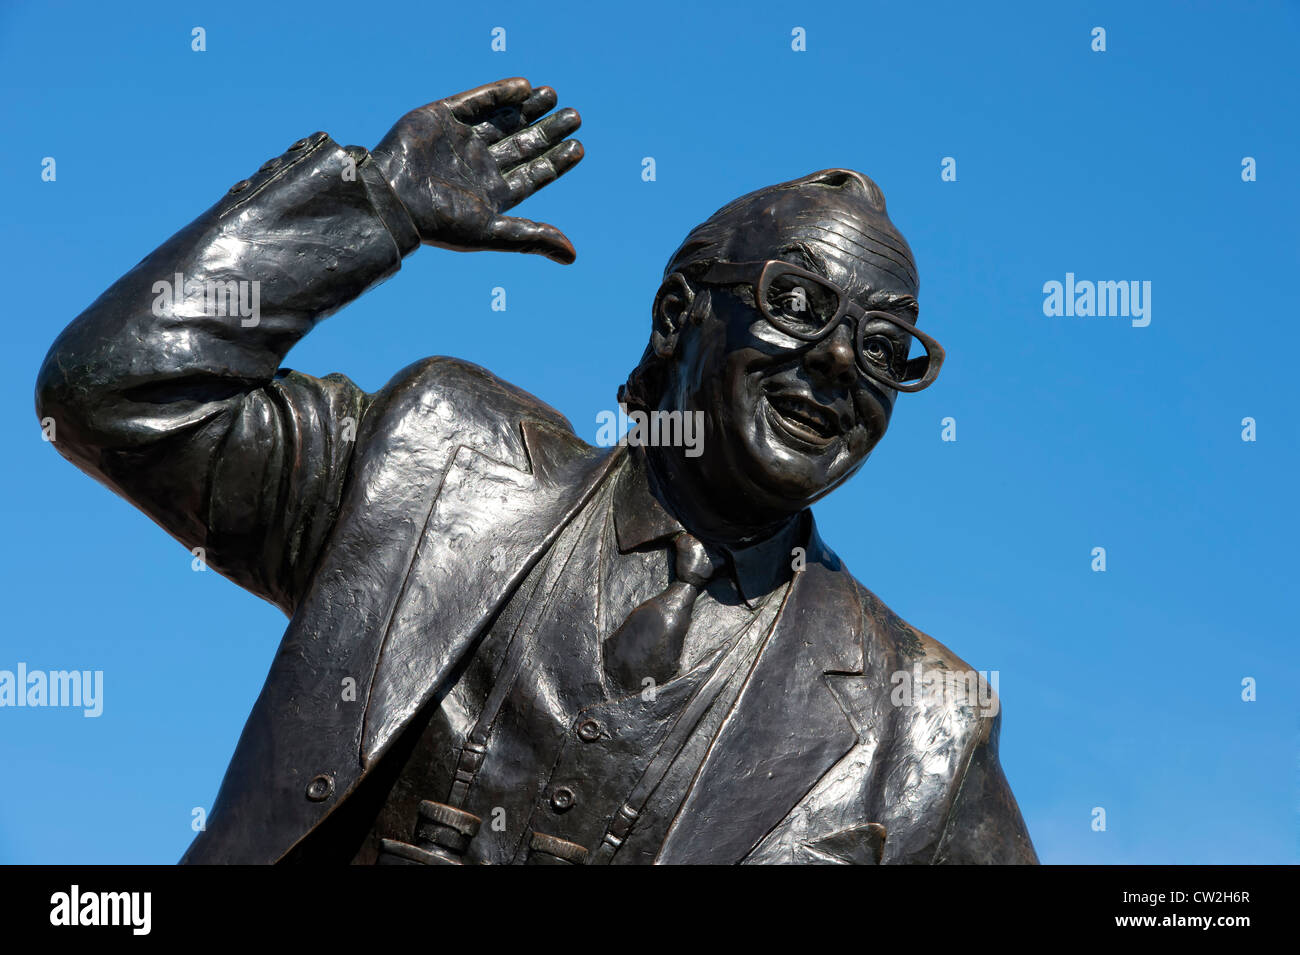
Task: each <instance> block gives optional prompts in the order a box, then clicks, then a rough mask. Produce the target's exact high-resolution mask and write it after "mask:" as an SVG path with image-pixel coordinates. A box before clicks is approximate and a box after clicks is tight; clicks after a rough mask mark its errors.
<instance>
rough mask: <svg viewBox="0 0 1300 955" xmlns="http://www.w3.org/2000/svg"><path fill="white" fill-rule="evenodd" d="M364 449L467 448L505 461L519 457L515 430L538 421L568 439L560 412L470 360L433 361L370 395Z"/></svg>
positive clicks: (411, 367)
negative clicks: (368, 446)
mask: <svg viewBox="0 0 1300 955" xmlns="http://www.w3.org/2000/svg"><path fill="white" fill-rule="evenodd" d="M371 399H372V400H371V403H370V407H369V410H368V411H367V414H366V422H365V426H364V428H363V429H362V431H363V433H362V434H359V435H358V439H359V441H360V442H362V443H367V444H371V445H373V444H375V443H376V442H377V443H379V444H380V445H382V446H384V447H385V448H386V449H388V450H394V449H399V450H400V449H402V448H405V449H406V450H408V451H411V452H414V453H433V454H435V455H437V454H438V452H439V451H451V450H454V449H455V448H456V447H460V446H464V447H470V448H473V449H474V450H477V451H480V452H482V453H483V454H486V455H488V456H490V457H494V458H497V459H499V460H502V461H518V460H521V459H522V456H523V455H524V447H523V443H522V437H521V434H520V424H521V423H522V422H523V421H525V420H529V421H540V422H543V423H545V424H548V425H550V426H552V427H553V428H557V429H559V430H561V431H563V432H566V433H568V434H573V427H572V425H570V424H569V421H568V419H567V418H565V417H564V415H562V414H560V412H559V411H557V410H555V409H554V408H552V407H551V406H550V405H548V404H546V403H545V402H544V401H542V400H541V399H539V398H537V397H535V396H534V395H531V394H529V393H528V392H527V391H524V390H523V389H522V388H519V387H517V386H515V385H512V384H510V383H509V382H508V381H505V380H503V379H501V378H498V377H497V376H496V375H494V374H492V372H490V371H488V370H487V369H486V368H483V367H482V366H480V365H476V364H474V363H473V362H468V361H462V360H460V359H458V358H447V357H443V356H433V357H429V358H424V359H421V360H420V361H417V362H414V363H412V364H411V365H408V366H407V367H406V368H404V369H402V370H401V371H400V372H398V373H397V374H396V375H394V376H393V378H392V380H391V381H389V382H388V384H386V385H385V386H384V387H383V388H382V389H381V390H380V391H378V392H377V393H375V394H374V395H373V396H371Z"/></svg>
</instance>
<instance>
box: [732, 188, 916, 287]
mask: <svg viewBox="0 0 1300 955" xmlns="http://www.w3.org/2000/svg"><path fill="white" fill-rule="evenodd" d="M757 218H758V220H759V222H758V223H757V224H758V225H760V228H757V229H754V230H752V231H751V232H750V233H749V237H750V241H749V242H748V243H746V244H748V245H750V246H751V250H752V251H751V254H752V256H753V258H755V259H768V258H777V259H782V260H784V261H786V262H790V263H792V264H794V265H799V266H803V267H804V268H808V269H811V270H812V271H814V272H817V273H818V274H821V275H824V276H826V278H828V279H830V280H831V281H832V282H834V283H835V284H836V285H838V286H840V287H841V288H843V289H844V290H845V291H847V292H848V293H849V295H851V296H852V297H853V298H854V299H855V300H857V301H858V302H859V303H861V302H862V301H863V300H865V298H866V296H867V295H868V294H869V293H871V292H877V291H887V292H896V293H899V294H906V295H913V296H914V295H916V291H917V282H916V268H915V266H914V265H913V264H912V256H911V253H910V251H909V250H908V249H907V244H906V243H905V242H903V241H902V240H901V239H899V237H898V236H897V235H894V234H893V233H892V230H889V228H888V226H885V225H884V224H883V223H881V222H879V221H878V220H874V219H873V217H868V216H866V215H863V214H862V213H861V211H860V210H857V209H854V208H852V207H845V206H844V205H843V204H840V203H834V202H829V201H824V200H823V201H818V199H817V198H816V197H809V196H804V195H800V194H790V195H786V196H782V197H780V198H778V199H777V200H776V201H774V202H772V203H770V204H769V205H768V207H767V208H765V209H763V210H762V211H761V212H760V214H759V216H758V217H757Z"/></svg>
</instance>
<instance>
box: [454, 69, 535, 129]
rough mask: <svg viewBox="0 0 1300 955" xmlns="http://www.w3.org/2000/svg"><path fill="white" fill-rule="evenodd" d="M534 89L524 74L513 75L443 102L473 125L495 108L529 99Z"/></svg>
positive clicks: (458, 117) (459, 116) (458, 94)
mask: <svg viewBox="0 0 1300 955" xmlns="http://www.w3.org/2000/svg"><path fill="white" fill-rule="evenodd" d="M532 91H533V88H532V87H531V86H530V85H529V84H528V81H527V80H526V79H524V78H523V77H522V76H512V77H510V78H509V79H505V80H497V81H496V82H495V83H487V84H485V85H483V86H476V87H474V89H472V90H466V91H465V92H463V93H456V94H455V95H453V96H448V97H447V98H446V99H444V100H443V101H442V102H443V103H444V104H445V105H446V106H447V108H448V109H450V110H451V113H452V115H453V116H455V117H456V118H457V119H458V120H460V121H461V122H462V123H469V124H470V125H471V126H473V125H474V124H475V123H478V122H479V121H480V120H482V119H484V118H485V115H486V114H488V113H491V112H492V111H493V110H497V109H500V108H501V107H503V106H511V105H518V104H520V103H522V102H523V101H524V100H526V99H528V95H529V94H530V93H531V92H532Z"/></svg>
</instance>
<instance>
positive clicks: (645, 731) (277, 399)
mask: <svg viewBox="0 0 1300 955" xmlns="http://www.w3.org/2000/svg"><path fill="white" fill-rule="evenodd" d="M555 105H556V96H555V92H554V91H553V90H551V89H550V88H548V87H544V86H543V87H537V88H533V87H531V86H530V85H529V83H528V82H527V81H525V80H523V79H520V78H514V79H507V80H501V81H499V82H496V83H491V84H488V85H486V86H482V87H479V88H477V89H473V90H470V91H468V92H465V93H461V94H459V95H456V96H451V97H448V98H446V99H443V100H439V101H437V102H434V103H431V104H429V105H428V106H425V107H422V108H420V109H417V110H415V111H413V112H411V113H409V114H407V115H406V116H405V117H403V118H402V119H401V120H400V121H399V122H398V123H397V125H396V126H394V127H393V129H392V131H391V132H390V133H389V134H388V135H387V136H386V137H385V138H384V140H383V142H381V143H380V144H379V145H378V146H377V147H376V148H375V149H373V150H370V151H367V150H365V149H362V148H360V147H355V146H348V147H341V146H339V145H338V144H337V143H335V142H334V141H333V140H331V139H330V138H329V137H328V136H327V135H326V134H325V133H316V134H315V135H313V136H309V137H307V138H305V139H300V140H298V141H297V142H295V143H294V144H293V145H292V146H290V147H289V149H288V151H287V152H286V153H284V154H283V155H282V156H279V157H276V158H274V159H272V160H270V161H269V162H267V163H266V164H265V165H263V166H262V168H261V169H259V170H258V171H257V172H256V173H254V174H253V175H252V176H251V177H249V178H247V179H243V180H241V181H239V182H237V183H236V184H235V185H234V186H233V187H232V188H231V190H230V192H229V194H228V195H226V196H225V197H224V198H223V199H222V200H221V201H220V202H218V203H217V204H216V205H215V206H214V207H212V208H211V209H210V210H208V211H207V212H206V213H204V214H203V215H202V216H201V217H199V218H198V219H197V220H195V221H194V222H193V223H191V224H190V225H189V226H187V227H186V228H185V229H183V230H182V231H180V232H179V233H177V234H176V235H175V236H173V237H172V238H171V239H169V240H168V241H167V242H165V243H164V244H163V245H162V246H160V247H159V248H158V249H157V250H156V251H155V252H153V253H152V254H151V255H150V256H149V257H147V258H146V259H145V260H144V261H142V262H141V263H140V264H139V265H137V266H136V267H135V268H133V269H132V270H131V271H130V272H129V273H127V274H126V275H125V276H123V277H122V278H121V279H120V280H119V281H118V282H117V283H115V284H114V285H113V286H112V288H110V289H109V290H108V291H107V292H105V293H104V294H103V295H102V296H100V298H99V299H98V300H96V301H95V302H94V303H93V304H92V305H91V306H90V307H89V308H88V309H87V310H86V311H85V312H84V313H82V314H81V315H80V316H79V317H78V318H77V319H76V320H75V321H74V322H73V323H72V324H71V325H70V326H69V327H68V328H67V329H66V330H65V331H64V332H63V334H62V335H60V336H59V338H58V340H57V341H56V342H55V343H54V345H53V347H52V348H51V350H50V353H49V356H48V357H47V359H46V361H45V364H44V366H43V367H42V369H41V372H40V377H39V380H38V383H37V410H38V415H40V416H41V417H42V418H45V417H51V418H53V419H54V420H55V422H56V424H57V432H56V433H57V441H56V447H57V448H58V449H59V451H60V452H61V453H62V454H63V455H65V456H66V457H67V458H69V459H70V460H71V461H73V462H74V463H75V464H76V465H77V466H78V467H80V468H82V469H83V470H85V471H86V472H87V473H89V474H91V475H92V476H94V477H95V478H97V479H98V480H100V481H102V482H103V483H104V484H106V485H108V486H109V487H110V488H112V489H113V490H115V491H116V492H117V493H119V494H121V495H123V496H124V497H126V498H127V499H129V500H130V501H132V502H133V503H135V504H136V505H137V506H139V507H140V508H141V509H142V510H144V511H145V513H147V514H148V515H149V516H150V517H152V518H153V519H154V520H155V521H157V522H158V523H159V524H160V525H162V526H163V527H164V528H165V529H166V530H167V531H169V532H170V533H171V534H172V535H174V536H175V537H176V538H178V539H179V540H181V541H182V542H184V543H185V544H186V546H188V547H191V548H202V549H203V550H202V553H203V555H204V557H205V559H206V561H207V562H208V564H209V565H210V566H212V567H214V568H216V569H217V570H219V571H220V572H221V573H223V574H224V575H225V576H227V577H229V578H230V579H231V580H233V581H235V582H236V583H238V584H239V585H240V586H242V587H245V588H247V589H249V590H251V591H253V592H254V593H256V594H258V595H260V596H262V597H264V598H265V599H267V600H269V601H272V602H273V603H275V604H276V605H277V606H279V607H280V608H282V609H283V610H284V611H285V613H286V614H288V615H289V616H290V618H291V621H290V624H289V627H288V630H287V631H286V633H285V635H284V638H283V641H282V643H281V645H280V649H279V652H278V654H277V656H276V659H275V662H274V664H273V665H272V667H271V671H270V674H269V675H268V677H267V680H266V685H265V686H264V688H263V690H262V693H261V696H260V697H259V698H258V700H257V703H256V705H255V707H254V709H253V712H252V714H251V715H250V717H249V719H248V723H247V725H246V727H245V729H244V732H243V735H242V737H241V738H240V741H239V744H238V747H237V749H236V751H235V754H234V756H233V758H232V760H231V763H230V767H229V770H228V771H227V773H226V777H225V780H224V782H223V783H222V786H221V790H220V793H219V794H218V796H217V799H216V802H215V804H214V806H213V808H212V812H211V813H210V815H209V819H208V826H207V829H206V831H204V832H202V833H200V834H199V836H198V838H196V839H195V840H194V843H193V845H192V846H191V847H190V849H189V851H188V852H187V853H186V855H185V857H184V859H183V860H182V861H185V862H193V863H271V862H325V861H335V862H360V863H369V862H379V863H384V864H442V863H519V862H527V863H530V864H538V863H542V864H575V863H581V864H592V865H595V864H606V863H619V864H623V863H650V862H654V863H695V862H700V863H739V862H746V863H781V862H823V863H868V864H873V863H881V862H884V863H943V862H954V863H970V862H975V863H1013V862H1036V861H1037V859H1036V857H1035V854H1034V850H1033V847H1032V845H1031V843H1030V840H1029V836H1028V833H1027V832H1026V830H1025V826H1024V823H1023V821H1022V820H1021V816H1020V812H1019V810H1018V808H1017V806H1016V803H1015V800H1014V798H1013V797H1012V795H1011V792H1010V789H1009V787H1008V786H1007V782H1006V779H1005V777H1004V776H1003V773H1002V770H1001V767H1000V765H999V763H998V755H997V740H998V727H999V725H1000V713H999V711H998V709H997V706H996V702H995V700H994V701H993V703H992V705H990V698H989V696H988V687H987V685H985V684H983V683H979V685H978V686H976V687H975V690H976V692H975V693H974V694H973V695H962V694H954V693H953V692H946V691H940V690H936V682H937V683H938V684H943V685H944V686H946V687H947V690H948V691H951V689H952V681H951V680H948V681H947V683H945V681H944V680H939V681H932V682H930V683H929V684H928V685H929V687H930V689H929V690H928V691H927V690H926V689H924V687H922V686H918V687H917V688H916V691H915V692H914V693H909V694H904V695H903V696H900V695H899V692H898V691H899V689H900V686H901V683H900V676H899V675H900V674H901V675H903V676H905V677H908V678H909V679H910V678H911V677H912V676H913V675H915V676H916V677H917V680H918V682H919V683H921V684H924V683H926V681H925V680H924V679H922V678H921V674H923V673H929V674H931V675H933V674H936V673H938V674H941V675H946V677H951V676H954V675H956V676H960V675H962V674H966V673H969V667H967V665H966V664H965V663H963V662H962V661H961V660H960V659H959V658H958V657H957V656H956V655H954V654H953V653H952V652H951V651H949V650H948V649H947V648H946V647H944V646H943V645H941V644H939V643H938V642H937V641H935V640H933V639H932V638H930V637H929V636H927V635H925V634H924V633H921V632H920V631H918V630H916V629H915V628H913V627H911V626H909V625H908V624H906V623H904V622H903V621H902V620H900V619H899V618H898V617H897V616H895V615H894V614H893V613H891V612H890V611H889V609H888V608H887V607H885V606H884V604H882V603H881V602H880V600H879V599H878V598H877V597H876V596H875V595H874V594H872V593H871V592H870V591H868V590H867V589H866V588H864V587H863V586H862V585H861V584H859V583H858V582H857V581H856V580H854V579H853V577H852V576H850V574H849V573H848V571H847V570H845V569H844V567H843V566H842V565H841V563H840V561H839V560H838V559H837V558H836V557H835V555H834V554H833V553H832V552H831V551H830V550H829V549H828V548H827V547H826V545H825V544H823V543H822V541H821V538H820V537H819V536H818V533H817V530H816V528H815V527H814V526H813V521H812V517H811V513H810V511H809V510H808V507H809V505H810V504H811V503H812V502H813V501H815V500H817V499H819V498H820V497H822V496H823V495H825V494H827V493H828V492H829V491H831V490H832V489H833V488H835V487H837V486H838V485H840V484H841V483H843V482H844V481H845V480H847V479H848V478H849V477H850V476H851V475H853V474H854V473H855V472H856V471H857V470H858V468H859V467H860V466H861V465H862V463H863V461H864V460H865V459H866V457H867V455H868V454H869V453H870V451H871V449H872V448H873V447H874V446H875V445H876V443H877V442H878V441H880V439H881V438H882V437H883V436H884V433H885V429H886V427H887V425H888V423H889V418H890V414H891V411H892V409H893V405H894V402H895V400H896V399H897V396H898V394H899V393H900V392H904V393H905V392H910V391H916V390H918V389H920V388H923V387H926V386H927V385H929V384H930V383H931V382H932V381H933V380H934V378H935V375H936V374H938V371H939V368H940V366H941V363H942V360H943V350H942V348H940V347H939V345H938V343H937V342H935V341H934V339H933V338H931V337H930V336H929V335H927V334H926V333H924V332H922V331H920V330H919V329H917V328H916V318H917V303H916V298H915V296H916V292H917V275H916V267H915V265H914V263H913V259H912V254H911V251H910V249H909V247H908V245H907V243H906V242H905V241H904V239H903V237H902V236H901V235H900V234H899V233H898V231H897V230H896V229H895V228H894V227H893V225H892V224H891V223H890V220H889V217H888V215H887V214H886V210H885V201H884V198H883V196H882V195H881V192H880V190H879V189H878V188H877V187H876V185H875V183H873V182H872V181H871V180H870V179H868V178H867V177H866V176H863V175H861V174H860V173H857V172H853V171H850V170H846V169H830V170H824V171H822V172H818V173H814V174H812V175H809V176H805V177H804V178H802V179H797V180H794V181H793V182H787V183H782V184H780V185H777V186H773V187H771V188H768V189H762V190H759V191H758V192H755V193H751V194H750V195H747V196H744V197H742V198H740V199H737V200H736V201H735V202H732V203H731V204H729V205H727V206H725V207H724V208H722V209H721V210H719V211H718V212H717V213H716V214H715V215H714V216H712V217H711V218H710V219H709V220H708V221H707V222H705V223H704V224H702V225H700V226H698V227H697V228H696V229H695V230H693V231H692V232H691V233H690V235H689V236H688V237H687V239H686V241H685V242H684V243H683V244H682V246H681V247H680V248H679V249H678V250H677V251H676V252H675V253H674V254H673V256H672V258H671V260H670V261H669V264H668V267H667V269H666V270H665V277H664V280H663V284H662V286H661V287H660V289H659V292H658V294H657V296H656V297H655V300H654V304H653V309H652V332H651V337H650V343H649V346H648V347H647V348H646V351H645V354H644V356H643V358H642V360H641V362H640V364H639V365H638V366H637V368H636V369H635V370H633V372H632V374H631V375H630V377H629V378H628V380H627V382H626V384H625V385H624V386H623V388H622V389H621V390H620V392H619V399H620V402H621V403H622V405H623V406H624V407H625V408H626V409H627V411H628V413H629V416H631V417H632V418H634V419H636V420H637V421H638V430H639V431H640V434H639V437H638V438H637V439H634V440H632V441H628V442H624V443H622V444H620V445H619V446H618V447H614V448H594V447H591V446H589V445H587V444H586V443H584V442H583V441H581V440H579V439H578V438H577V437H576V436H575V435H574V433H573V430H572V429H571V428H570V426H569V424H568V422H567V421H566V420H565V419H564V418H563V417H562V416H561V415H560V414H559V413H558V412H556V411H555V410H553V409H552V408H550V407H548V406H547V405H545V404H543V403H542V402H540V401H538V400H537V399H536V398H534V397H532V396H531V395H528V394H526V393H524V392H522V391H520V390H519V389H517V388H515V387H513V386H511V385H510V384H508V383H507V382H504V381H501V380H500V379H498V378H496V377H494V376H493V375H492V374H491V373H489V372H488V371H486V370H484V369H483V368H480V367H478V366H475V365H471V364H468V363H465V362H461V361H457V360H455V359H450V358H428V359H425V360H423V361H419V362H416V363H415V364H413V365H411V366H410V367H408V368H406V369H405V370H404V371H402V372H400V373H399V374H398V375H397V376H396V377H395V378H393V380H392V381H391V382H390V383H389V384H388V385H387V386H385V387H384V388H383V389H382V390H380V391H378V392H376V393H374V394H369V393H366V392H363V391H362V390H361V389H360V388H358V387H357V386H356V385H354V384H353V383H352V382H351V381H349V380H348V379H347V378H345V377H343V376H341V375H330V376H327V377H325V378H313V377H311V376H308V375H304V374H300V373H298V372H295V371H290V370H287V369H284V368H282V367H281V361H282V360H283V358H284V356H285V354H286V353H287V352H288V351H289V349H290V348H291V347H292V346H293V345H294V343H295V342H297V341H298V339H300V338H301V337H302V336H303V335H305V334H307V333H308V332H310V331H311V329H312V328H313V327H314V326H315V324H316V322H318V321H320V320H321V319H322V318H324V317H325V316H326V315H329V314H331V313H332V312H334V311H336V310H337V309H339V308H341V307H342V306H344V305H346V304H347V303H348V302H350V301H351V300H353V299H354V298H356V297H357V296H359V295H361V294H362V293H363V292H364V291H366V290H367V289H368V288H370V287H371V286H373V285H375V284H376V283H378V282H380V281H382V280H384V279H386V278H388V277H389V276H391V275H392V274H393V273H394V272H396V271H397V270H398V268H399V266H400V263H401V260H402V258H403V257H404V256H406V255H409V254H410V253H411V252H413V251H415V249H416V248H418V247H419V245H420V244H421V243H423V244H425V245H434V246H439V247H442V248H446V249H455V250H460V251H466V250H479V249H493V250H499V251H515V252H529V253H536V254H541V255H545V256H547V257H549V258H551V259H553V260H555V261H557V262H561V263H568V262H572V261H573V259H574V250H573V247H572V245H571V244H570V243H569V241H568V239H566V238H565V236H564V235H563V234H562V233H561V232H560V231H559V230H558V229H556V228H555V227H554V226H551V225H546V224H542V223H537V222H532V221H529V220H526V219H520V218H513V217H510V216H507V215H505V214H504V213H505V211H506V210H508V209H510V208H512V207H513V206H515V205H517V204H518V203H520V202H522V201H523V200H524V199H526V198H527V197H528V196H529V195H531V194H532V193H534V192H536V191H537V190H538V189H540V188H542V187H543V186H546V185H548V184H549V183H551V182H553V181H554V180H555V179H557V178H558V177H559V176H561V175H563V174H564V173H565V172H567V171H568V170H569V169H571V168H573V166H575V165H576V164H577V163H578V161H579V160H580V159H581V158H582V146H581V145H580V144H579V143H578V142H577V141H576V140H573V139H570V138H569V137H570V135H571V134H572V133H574V131H575V130H577V128H578V125H579V122H580V120H579V117H578V114H577V113H576V112H575V111H574V110H572V109H561V110H558V111H554V112H552V110H553V109H554V107H555ZM638 416H639V417H638ZM642 424H646V425H647V426H646V427H645V428H641V425H642ZM692 425H698V427H697V428H696V429H695V430H693V431H692V428H691V426H692ZM665 435H666V436H667V437H666V438H665ZM692 435H693V439H692V440H689V441H688V440H686V438H687V437H688V436H692ZM946 677H945V679H946ZM904 697H905V698H904Z"/></svg>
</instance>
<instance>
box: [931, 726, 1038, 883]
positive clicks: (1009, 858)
mask: <svg viewBox="0 0 1300 955" xmlns="http://www.w3.org/2000/svg"><path fill="white" fill-rule="evenodd" d="M982 722H983V725H982V726H981V727H980V731H979V734H978V735H977V736H976V739H975V744H974V746H973V748H972V750H971V756H970V760H969V762H968V763H967V765H966V770H965V772H964V773H963V774H962V777H961V779H960V781H959V782H958V783H957V786H958V789H957V796H956V798H955V799H954V800H953V804H952V808H951V810H950V811H949V813H948V820H947V823H946V825H945V827H944V832H943V835H942V837H941V838H940V840H939V849H938V852H937V853H936V855H935V859H934V861H935V863H936V864H947V865H1037V864H1038V855H1037V853H1035V852H1034V845H1033V843H1032V842H1031V841H1030V839H1029V832H1028V830H1027V829H1026V828H1025V821H1024V819H1023V818H1022V817H1021V815H1020V807H1019V806H1017V805H1016V799H1015V797H1014V796H1013V795H1012V794H1011V787H1010V786H1009V785H1008V784H1007V778H1006V776H1005V775H1004V774H1003V772H1002V764H1001V763H1000V762H999V761H998V731H999V729H1000V728H1001V725H1002V712H1001V710H999V711H998V712H997V714H996V715H994V716H986V717H983V718H982Z"/></svg>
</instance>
